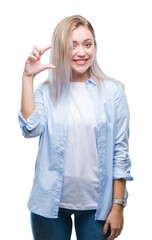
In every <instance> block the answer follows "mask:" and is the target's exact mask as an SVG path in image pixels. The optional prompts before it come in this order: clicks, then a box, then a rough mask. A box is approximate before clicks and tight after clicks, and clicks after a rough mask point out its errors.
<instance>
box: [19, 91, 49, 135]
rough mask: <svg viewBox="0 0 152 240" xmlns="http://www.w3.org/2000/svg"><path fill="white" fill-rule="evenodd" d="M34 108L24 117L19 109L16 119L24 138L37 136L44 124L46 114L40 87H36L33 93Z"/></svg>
mask: <svg viewBox="0 0 152 240" xmlns="http://www.w3.org/2000/svg"><path fill="white" fill-rule="evenodd" d="M34 98H35V106H36V107H35V110H34V112H33V113H32V114H31V115H30V116H29V117H28V119H26V120H25V119H24V118H23V115H22V112H21V110H20V111H19V114H18V121H19V124H20V127H21V129H22V134H23V136H24V137H26V138H33V137H37V136H39V135H40V134H41V133H42V131H43V129H44V126H45V121H46V114H45V109H44V101H43V92H42V89H41V88H38V89H36V91H35V93H34Z"/></svg>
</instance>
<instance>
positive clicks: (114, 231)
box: [107, 230, 116, 240]
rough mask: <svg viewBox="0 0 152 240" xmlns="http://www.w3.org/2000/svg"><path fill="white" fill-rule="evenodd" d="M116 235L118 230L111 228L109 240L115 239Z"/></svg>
mask: <svg viewBox="0 0 152 240" xmlns="http://www.w3.org/2000/svg"><path fill="white" fill-rule="evenodd" d="M115 237H116V230H111V234H110V236H109V237H108V238H107V240H113V239H114V238H115Z"/></svg>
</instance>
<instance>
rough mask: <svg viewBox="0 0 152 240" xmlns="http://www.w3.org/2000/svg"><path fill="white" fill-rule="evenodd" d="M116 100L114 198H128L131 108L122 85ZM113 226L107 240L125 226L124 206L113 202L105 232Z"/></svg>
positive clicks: (115, 235) (118, 233) (117, 234)
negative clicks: (127, 181)
mask: <svg viewBox="0 0 152 240" xmlns="http://www.w3.org/2000/svg"><path fill="white" fill-rule="evenodd" d="M115 102H116V123H115V129H116V130H115V147H114V155H113V198H114V199H124V197H125V198H126V197H127V196H126V193H127V191H126V180H129V181H131V180H133V178H132V176H131V175H130V167H131V161H130V157H129V153H128V152H129V149H128V139H129V108H128V104H127V98H126V95H125V92H124V90H123V89H122V87H120V86H119V87H118V88H117V91H116V93H115ZM109 225H110V227H111V234H110V236H109V237H108V238H107V240H112V239H114V238H117V237H118V236H119V235H120V233H121V230H122V228H123V206H121V205H119V204H113V205H112V208H111V211H110V213H109V215H108V216H107V219H106V222H105V225H104V229H103V234H106V232H107V230H108V227H109Z"/></svg>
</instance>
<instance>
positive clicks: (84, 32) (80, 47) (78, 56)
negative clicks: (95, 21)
mask: <svg viewBox="0 0 152 240" xmlns="http://www.w3.org/2000/svg"><path fill="white" fill-rule="evenodd" d="M72 43H73V48H72V52H71V67H72V73H73V77H75V76H77V77H81V78H82V77H84V78H88V69H89V67H90V66H91V64H92V61H93V58H94V52H95V47H94V39H93V35H92V33H91V31H90V30H89V29H88V28H86V27H84V26H79V27H78V28H76V29H74V30H73V31H72Z"/></svg>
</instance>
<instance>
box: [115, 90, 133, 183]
mask: <svg viewBox="0 0 152 240" xmlns="http://www.w3.org/2000/svg"><path fill="white" fill-rule="evenodd" d="M115 100H116V126H115V129H116V137H115V143H114V158H113V174H114V175H113V178H114V179H120V178H123V179H125V180H128V181H131V180H133V177H132V176H131V175H130V168H131V160H130V156H129V145H128V139H129V121H130V114H129V107H128V103H127V97H126V94H125V91H124V90H123V88H122V87H121V86H119V87H118V89H117V91H116V94H115Z"/></svg>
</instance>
